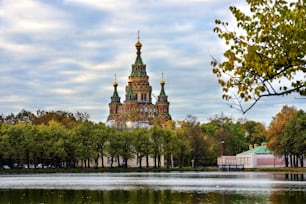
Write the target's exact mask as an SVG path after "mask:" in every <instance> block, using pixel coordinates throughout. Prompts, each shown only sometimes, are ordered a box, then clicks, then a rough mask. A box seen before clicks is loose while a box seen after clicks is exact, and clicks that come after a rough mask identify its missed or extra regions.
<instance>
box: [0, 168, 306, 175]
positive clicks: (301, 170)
mask: <svg viewBox="0 0 306 204" xmlns="http://www.w3.org/2000/svg"><path fill="white" fill-rule="evenodd" d="M173 171H176V172H186V171H219V169H218V168H217V167H198V168H191V167H186V168H60V169H53V168H47V169H5V170H0V174H32V173H103V172H108V173H120V172H173ZM245 171H247V172H283V173H306V168H305V167H304V168H291V167H286V168H252V169H245Z"/></svg>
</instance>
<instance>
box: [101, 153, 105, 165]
mask: <svg viewBox="0 0 306 204" xmlns="http://www.w3.org/2000/svg"><path fill="white" fill-rule="evenodd" d="M101 163H102V165H101V166H102V168H104V155H103V154H102V152H101Z"/></svg>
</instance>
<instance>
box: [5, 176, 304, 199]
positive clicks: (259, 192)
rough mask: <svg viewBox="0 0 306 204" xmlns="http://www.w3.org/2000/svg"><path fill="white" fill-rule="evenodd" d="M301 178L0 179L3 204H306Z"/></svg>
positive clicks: (146, 177)
mask: <svg viewBox="0 0 306 204" xmlns="http://www.w3.org/2000/svg"><path fill="white" fill-rule="evenodd" d="M304 178H306V176H305V175H303V174H299V175H298V174H295V175H288V174H275V173H254V172H185V173H184V172H183V173H181V172H180V173H179V172H170V173H86V174H64V173H59V174H26V175H1V176H0V201H1V202H0V203H275V204H276V203H277V204H278V203H284V204H286V203H288V204H289V203H290V204H291V203H306V181H305V180H304Z"/></svg>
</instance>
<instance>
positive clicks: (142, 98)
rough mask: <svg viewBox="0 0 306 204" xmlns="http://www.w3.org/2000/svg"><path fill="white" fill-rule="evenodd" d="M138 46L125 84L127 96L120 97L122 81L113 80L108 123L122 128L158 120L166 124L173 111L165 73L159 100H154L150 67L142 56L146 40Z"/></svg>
mask: <svg viewBox="0 0 306 204" xmlns="http://www.w3.org/2000/svg"><path fill="white" fill-rule="evenodd" d="M135 47H136V51H137V52H136V60H135V62H134V64H132V67H131V68H132V70H131V73H130V75H129V76H128V84H127V85H126V87H125V100H124V101H123V103H122V102H121V101H120V96H119V94H118V91H117V87H118V83H117V81H116V79H115V81H114V83H113V87H114V92H113V95H112V96H111V101H110V103H109V115H108V117H107V123H108V124H109V125H111V126H115V127H117V128H118V129H130V128H137V127H143V128H149V127H151V126H152V124H153V123H154V122H158V123H159V124H162V123H163V122H166V121H168V120H171V115H170V113H169V105H170V103H169V101H168V96H167V95H166V92H165V81H164V79H163V77H162V80H161V82H160V85H161V87H160V93H159V95H158V96H157V98H156V103H155V104H153V103H152V86H150V83H149V76H148V74H147V71H146V64H144V63H143V61H142V58H141V47H142V43H141V42H140V41H139V36H138V41H137V42H136V44H135Z"/></svg>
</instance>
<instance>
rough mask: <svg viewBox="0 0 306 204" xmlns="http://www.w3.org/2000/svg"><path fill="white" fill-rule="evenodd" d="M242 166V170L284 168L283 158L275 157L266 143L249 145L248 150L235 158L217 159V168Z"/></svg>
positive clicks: (224, 157)
mask: <svg viewBox="0 0 306 204" xmlns="http://www.w3.org/2000/svg"><path fill="white" fill-rule="evenodd" d="M235 165H242V166H243V167H244V168H273V167H285V166H286V164H285V158H284V156H275V155H274V154H273V152H271V151H270V150H269V149H268V147H267V144H266V143H262V144H261V145H260V146H259V145H256V144H255V145H254V146H253V145H250V146H249V150H247V151H245V152H241V153H239V154H237V155H236V156H221V157H218V166H219V167H220V166H235Z"/></svg>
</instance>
